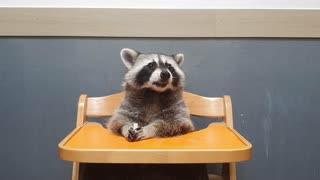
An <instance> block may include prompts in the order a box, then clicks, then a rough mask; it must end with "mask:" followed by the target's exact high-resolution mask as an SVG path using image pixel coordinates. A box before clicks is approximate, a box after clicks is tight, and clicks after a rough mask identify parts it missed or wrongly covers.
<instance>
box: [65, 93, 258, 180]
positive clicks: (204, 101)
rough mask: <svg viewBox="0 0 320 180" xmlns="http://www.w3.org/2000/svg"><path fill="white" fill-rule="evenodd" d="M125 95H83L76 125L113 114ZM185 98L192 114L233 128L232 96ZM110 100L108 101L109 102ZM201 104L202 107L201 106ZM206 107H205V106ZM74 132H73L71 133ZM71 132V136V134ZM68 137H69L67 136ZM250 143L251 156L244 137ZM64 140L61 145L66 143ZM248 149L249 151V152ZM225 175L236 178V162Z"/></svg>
mask: <svg viewBox="0 0 320 180" xmlns="http://www.w3.org/2000/svg"><path fill="white" fill-rule="evenodd" d="M123 97H124V93H118V94H114V95H111V96H105V97H90V98H88V97H87V95H84V94H83V95H81V96H80V98H79V102H78V112H77V122H76V127H77V128H80V127H81V126H82V125H84V124H85V123H86V121H87V118H88V117H101V116H102V117H108V116H111V115H112V113H113V111H114V110H115V109H116V108H117V107H118V106H119V104H120V101H121V99H122V98H123ZM184 99H185V101H186V103H187V105H188V107H189V109H190V113H191V114H192V115H197V116H203V117H222V119H223V122H221V125H224V126H227V127H229V128H230V129H233V112H232V102H231V97H230V96H224V97H222V98H208V97H202V96H198V95H195V94H192V93H188V92H184ZM107 102H108V103H107ZM199 105H200V106H201V107H202V108H199ZM203 107H204V108H203ZM235 133H236V134H237V135H238V136H239V137H240V138H243V137H242V136H241V135H240V134H238V133H237V132H235ZM71 134H72V133H71ZM71 134H70V135H69V136H71ZM66 139H68V137H66ZM242 140H243V141H245V142H246V143H247V144H248V150H249V151H250V153H249V154H250V157H246V158H247V159H250V158H251V147H252V146H251V144H250V143H249V142H247V141H246V140H245V139H244V138H243V139H242ZM64 141H65V140H63V141H62V142H61V143H60V144H59V147H62V145H63V144H64V143H65V142H64ZM249 151H248V152H249ZM223 176H224V177H227V178H228V179H230V180H236V178H237V176H236V163H235V162H230V163H227V164H225V165H224V166H223ZM78 179H79V163H78V162H73V172H72V180H78Z"/></svg>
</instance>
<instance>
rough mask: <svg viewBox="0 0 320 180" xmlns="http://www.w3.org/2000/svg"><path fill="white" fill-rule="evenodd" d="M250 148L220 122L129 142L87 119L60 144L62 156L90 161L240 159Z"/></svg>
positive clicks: (209, 161)
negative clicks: (164, 136) (185, 132)
mask: <svg viewBox="0 0 320 180" xmlns="http://www.w3.org/2000/svg"><path fill="white" fill-rule="evenodd" d="M251 149H252V146H251V144H250V143H249V142H248V141H247V140H246V139H244V138H243V137H242V136H241V135H240V134H239V133H237V132H236V131H235V130H234V129H231V128H228V127H226V126H224V125H221V124H212V125H210V126H209V127H207V128H206V129H202V130H199V131H195V132H192V133H188V134H186V135H182V136H177V137H171V138H153V139H147V140H143V141H138V142H128V141H127V140H126V139H125V138H124V137H121V136H117V135H114V134H112V133H110V132H109V131H108V130H107V129H105V128H103V127H102V125H101V124H99V123H92V122H88V123H85V124H84V125H83V126H81V127H79V128H76V129H75V130H74V131H73V132H71V133H70V134H69V135H68V136H67V137H66V138H65V139H64V140H63V141H61V143H60V144H59V151H60V157H61V159H63V160H68V161H74V162H91V163H218V162H239V161H245V160H249V159H250V158H251Z"/></svg>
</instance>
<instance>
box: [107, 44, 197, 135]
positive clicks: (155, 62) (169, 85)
mask: <svg viewBox="0 0 320 180" xmlns="http://www.w3.org/2000/svg"><path fill="white" fill-rule="evenodd" d="M120 55H121V59H122V61H123V63H124V64H125V66H126V67H127V68H128V72H127V73H126V75H125V78H124V83H123V85H124V87H125V90H126V93H125V98H124V100H123V101H122V103H121V105H120V108H119V109H117V110H116V112H115V113H114V114H113V116H112V117H111V118H110V120H109V122H108V123H107V127H108V129H109V130H111V131H112V132H113V133H115V134H118V135H122V136H124V137H125V138H127V139H128V141H139V140H143V139H147V138H152V137H170V136H177V135H181V134H185V133H188V132H191V131H193V130H194V126H193V123H192V121H191V120H190V115H189V112H188V109H187V107H186V105H185V103H184V101H183V98H182V92H183V88H184V80H185V75H184V73H183V71H182V70H181V69H180V65H181V64H182V63H183V61H184V56H183V54H176V55H172V56H168V55H163V54H142V53H139V52H137V51H134V50H132V49H127V48H126V49H123V50H122V51H121V53H120Z"/></svg>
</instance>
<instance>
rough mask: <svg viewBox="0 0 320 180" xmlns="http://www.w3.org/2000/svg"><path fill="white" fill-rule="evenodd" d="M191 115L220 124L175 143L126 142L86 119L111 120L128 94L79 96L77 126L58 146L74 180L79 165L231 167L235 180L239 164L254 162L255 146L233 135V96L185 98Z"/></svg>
mask: <svg viewBox="0 0 320 180" xmlns="http://www.w3.org/2000/svg"><path fill="white" fill-rule="evenodd" d="M183 96H184V99H185V102H186V104H187V106H188V107H189V109H190V113H191V115H194V116H201V117H207V118H222V119H223V122H219V123H212V124H210V125H209V126H208V127H207V128H205V129H202V130H199V131H195V132H192V133H189V134H186V135H182V136H178V137H171V138H153V139H148V140H143V141H138V142H128V141H127V140H126V139H125V138H123V137H120V136H116V135H113V134H111V133H110V132H108V130H107V129H105V128H104V127H103V126H102V125H101V124H99V123H95V122H87V118H88V117H110V116H111V115H112V113H113V112H114V110H115V109H116V108H118V107H119V105H120V102H121V100H122V99H123V97H124V93H123V92H122V93H118V94H114V95H110V96H105V97H87V95H81V96H80V99H79V104H78V114H77V126H76V128H75V129H74V130H73V131H72V132H71V133H70V134H69V135H68V136H67V137H65V138H64V139H63V140H62V141H61V142H60V143H59V153H60V158H61V159H62V160H66V161H73V162H74V163H73V173H72V180H78V178H79V163H135V164H138V163H144V164H172V163H174V164H177V163H187V164H192V163H194V164H196V163H197V164H199V163H228V170H227V172H229V173H228V175H227V176H228V177H229V178H230V179H231V180H236V164H235V162H240V161H246V160H249V159H250V158H251V151H252V145H251V144H250V143H249V142H248V141H247V140H246V139H245V138H243V137H242V136H241V135H240V134H239V133H238V132H237V131H236V130H234V129H233V114H232V104H231V98H230V96H224V97H218V98H209V97H202V96H198V95H195V94H192V93H188V92H184V94H183Z"/></svg>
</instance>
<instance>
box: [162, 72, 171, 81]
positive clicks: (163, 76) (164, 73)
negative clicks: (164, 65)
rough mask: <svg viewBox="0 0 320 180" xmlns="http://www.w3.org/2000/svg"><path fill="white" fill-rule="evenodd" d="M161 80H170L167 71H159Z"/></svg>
mask: <svg viewBox="0 0 320 180" xmlns="http://www.w3.org/2000/svg"><path fill="white" fill-rule="evenodd" d="M160 77H161V80H164V81H166V80H168V79H169V78H170V73H169V72H168V71H161V73H160Z"/></svg>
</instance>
